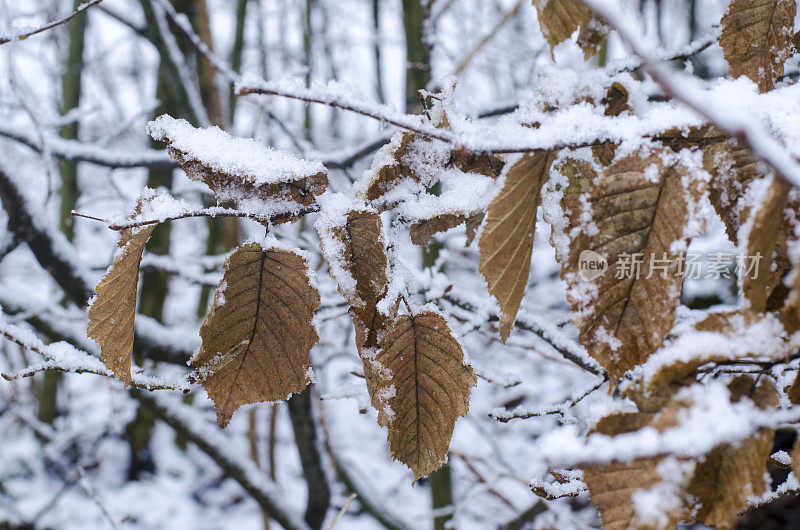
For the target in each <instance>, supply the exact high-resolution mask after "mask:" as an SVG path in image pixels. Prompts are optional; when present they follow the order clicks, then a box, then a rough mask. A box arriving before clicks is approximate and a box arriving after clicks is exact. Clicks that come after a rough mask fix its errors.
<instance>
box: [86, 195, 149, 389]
mask: <svg viewBox="0 0 800 530" xmlns="http://www.w3.org/2000/svg"><path fill="white" fill-rule="evenodd" d="M143 203H144V201H143V200H142V199H140V200H139V203H138V204H137V208H136V210H137V211H140V210H141V208H142V206H143ZM156 226H157V225H156V224H151V225H146V226H143V227H137V228H126V229H124V230H122V231H120V236H119V241H118V242H117V251H116V254H115V255H114V262H113V263H112V265H111V266H110V267H109V268H108V271H107V272H106V275H105V276H104V277H103V279H102V280H101V281H100V283H99V284H98V285H97V288H96V289H95V296H94V298H93V299H92V302H91V304H90V306H89V309H88V316H89V326H88V328H87V332H86V333H87V335H88V336H89V337H91V338H92V339H94V340H95V342H97V343H98V344H99V345H100V358H101V359H102V361H103V363H105V365H106V367H107V368H108V369H109V370H111V371H112V372H114V375H116V376H117V377H119V378H120V379H121V380H122V381H123V382H124V383H125V384H126V385H128V384H130V382H131V356H132V355H133V336H134V319H135V317H136V292H137V288H138V285H139V264H140V263H141V261H142V253H143V252H144V246H145V244H146V243H147V240H148V239H150V235H151V234H152V233H153V230H155V228H156Z"/></svg>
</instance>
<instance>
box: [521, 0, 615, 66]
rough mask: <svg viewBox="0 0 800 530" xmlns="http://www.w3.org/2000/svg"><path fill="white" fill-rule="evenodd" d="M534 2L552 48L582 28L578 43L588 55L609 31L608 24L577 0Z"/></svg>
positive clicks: (592, 52) (591, 53)
mask: <svg viewBox="0 0 800 530" xmlns="http://www.w3.org/2000/svg"><path fill="white" fill-rule="evenodd" d="M534 3H536V5H537V11H538V13H539V25H540V26H541V28H542V33H543V34H544V38H545V39H547V42H548V44H550V50H551V51H552V49H553V48H555V47H556V46H557V45H558V44H560V43H562V42H564V41H565V40H567V39H569V38H570V37H571V36H572V34H573V33H575V30H577V29H578V28H581V31H580V32H579V34H578V45H579V46H580V47H581V49H582V50H583V52H584V56H586V57H587V58H588V57H590V56H592V55H594V54H595V53H596V51H597V47H598V46H599V45H600V43H601V42H602V40H603V38H604V37H605V35H606V33H608V30H607V28H605V27H604V26H603V25H602V24H600V23H599V22H598V21H597V20H596V19H594V17H593V16H592V12H591V10H590V9H589V8H588V7H586V6H585V5H584V4H583V3H581V2H579V1H577V0H538V2H534Z"/></svg>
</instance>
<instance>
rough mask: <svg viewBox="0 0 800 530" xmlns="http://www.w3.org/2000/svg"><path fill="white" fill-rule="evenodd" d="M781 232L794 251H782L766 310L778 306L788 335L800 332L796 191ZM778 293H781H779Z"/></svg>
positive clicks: (799, 224) (798, 204)
mask: <svg viewBox="0 0 800 530" xmlns="http://www.w3.org/2000/svg"><path fill="white" fill-rule="evenodd" d="M782 232H783V234H784V235H785V237H784V239H783V241H784V242H785V243H787V245H788V244H789V243H791V246H792V248H793V249H794V250H793V252H792V257H791V258H790V257H789V256H788V249H782V250H783V251H784V252H785V253H786V254H787V255H786V256H785V263H784V264H783V266H782V267H781V269H782V270H785V272H784V274H782V275H781V279H782V281H781V283H780V284H779V285H778V288H776V289H775V292H774V293H773V295H772V296H771V299H770V300H768V302H767V309H768V310H773V309H775V306H776V305H778V306H779V307H780V311H781V322H782V323H783V326H784V327H785V328H786V331H788V332H789V333H794V332H796V331H798V330H800V256H798V254H797V251H796V249H797V248H798V246H799V245H800V193H798V192H797V191H792V192H790V193H789V199H788V204H787V206H786V208H785V210H784V219H783V226H782ZM779 291H783V292H780V293H779ZM781 295H782V296H781ZM775 299H779V300H780V304H778V303H776V302H777V301H778V300H775ZM798 385H800V383H798ZM798 385H795V386H798ZM797 392H798V393H797V396H798V402H800V386H798V390H797Z"/></svg>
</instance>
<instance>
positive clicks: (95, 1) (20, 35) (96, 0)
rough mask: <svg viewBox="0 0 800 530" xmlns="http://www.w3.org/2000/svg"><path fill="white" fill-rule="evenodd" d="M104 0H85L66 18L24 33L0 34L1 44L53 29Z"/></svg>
mask: <svg viewBox="0 0 800 530" xmlns="http://www.w3.org/2000/svg"><path fill="white" fill-rule="evenodd" d="M102 1H103V0H91V1H89V2H85V3H83V4H81V5H80V6H78V9H76V10H75V11H73V12H72V13H70V14H69V15H67V16H65V17H64V18H60V19H58V20H55V21H53V22H49V23H47V24H45V25H43V26H40V27H38V28H35V29H31V30H27V31H24V32H22V33H18V34H16V35H9V36H6V37H3V36H0V44H6V43H8V42H13V41H20V40H25V39H27V38H28V37H32V36H34V35H38V34H39V33H43V32H45V31H47V30H49V29H53V28H55V27H58V26H60V25H62V24H66V23H67V22H69V21H70V20H72V19H73V18H75V17H76V16H78V15H80V14H81V13H83V12H84V11H86V10H87V9H89V8H90V7H92V6H96V5H97V4H99V3H100V2H102Z"/></svg>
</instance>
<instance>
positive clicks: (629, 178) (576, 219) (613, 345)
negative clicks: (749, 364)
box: [559, 150, 701, 381]
mask: <svg viewBox="0 0 800 530" xmlns="http://www.w3.org/2000/svg"><path fill="white" fill-rule="evenodd" d="M663 154H665V151H664V150H655V151H652V152H649V153H648V154H646V155H642V154H639V153H633V154H631V155H629V156H627V157H625V158H623V159H622V160H619V161H617V162H616V163H614V164H613V165H612V166H610V167H608V168H606V169H605V170H604V171H603V172H602V173H601V174H600V175H597V176H594V173H593V171H592V170H591V169H590V168H588V167H587V166H585V165H581V164H580V163H568V164H564V165H563V166H561V167H560V170H561V172H562V173H563V174H565V176H567V178H568V179H569V186H568V187H567V188H566V189H565V190H564V199H563V204H564V207H565V210H566V212H567V217H568V220H569V226H567V227H566V232H565V233H566V234H571V235H570V236H569V237H570V239H569V256H566V257H565V256H561V257H560V258H559V259H562V260H563V259H566V262H565V263H562V273H563V275H564V278H565V279H566V280H567V283H568V286H569V291H568V298H569V301H570V303H571V305H572V309H573V317H574V320H575V323H576V325H577V326H578V329H579V330H580V335H579V339H580V341H581V342H582V343H583V344H584V345H585V346H586V347H587V349H588V350H589V353H590V354H591V355H592V356H593V357H594V358H595V359H596V360H597V361H598V362H599V363H600V364H601V365H602V366H603V367H604V368H605V369H606V370H607V371H608V374H609V377H610V378H611V380H612V381H615V380H616V379H617V378H618V377H619V376H621V375H622V374H623V373H625V372H626V371H627V370H629V369H631V368H633V367H634V366H636V365H638V364H640V363H642V362H644V361H645V360H646V359H647V357H648V356H649V355H650V354H651V353H652V352H653V351H655V349H656V348H658V347H659V346H660V345H661V343H662V341H663V339H664V336H665V335H666V333H667V332H668V331H669V330H670V329H671V327H672V324H673V322H674V314H673V313H674V309H675V306H676V305H677V304H678V301H679V300H678V298H679V294H680V287H681V277H680V275H679V274H678V267H679V266H680V263H681V262H680V259H679V258H681V257H682V253H678V252H675V251H673V249H674V246H673V243H675V242H679V243H680V242H683V243H685V242H687V240H688V237H687V235H686V234H684V227H685V226H686V225H687V223H688V220H689V213H690V211H691V210H692V209H693V206H692V205H690V202H693V201H694V200H695V199H697V198H699V196H700V195H701V191H700V188H699V184H696V183H695V182H693V181H692V183H691V184H690V187H689V188H688V189H687V188H686V187H685V186H684V184H683V182H682V178H683V177H684V175H685V170H684V169H683V168H682V166H679V165H677V164H675V165H669V166H667V165H665V163H664V161H663V159H662V156H661V155H663ZM587 215H590V216H591V217H590V219H592V220H593V224H592V225H590V226H585V223H586V221H585V219H586V217H587ZM574 229H578V230H579V233H577V234H575V233H574ZM586 251H593V252H594V253H597V254H599V255H600V256H601V257H602V258H604V259H605V260H606V261H607V264H608V268H607V269H606V271H605V273H604V274H600V275H599V276H596V277H594V278H591V277H589V276H588V275H586V274H585V273H584V276H587V277H586V279H584V278H582V277H581V272H580V266H581V265H580V263H581V259H580V256H581V254H582V253H583V252H586ZM635 254H636V255H640V256H641V257H640V258H637V260H640V261H641V267H640V268H639V272H638V274H637V271H636V266H635V265H631V266H630V267H629V268H628V269H625V268H624V266H625V264H626V263H628V264H633V263H634V258H633V257H632V256H633V255H635ZM662 260H666V261H662ZM651 265H652V275H651V274H650V273H651ZM661 265H664V266H665V268H664V269H662V268H659V267H660V266H661ZM628 273H630V274H628ZM648 276H650V277H649V278H648Z"/></svg>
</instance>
